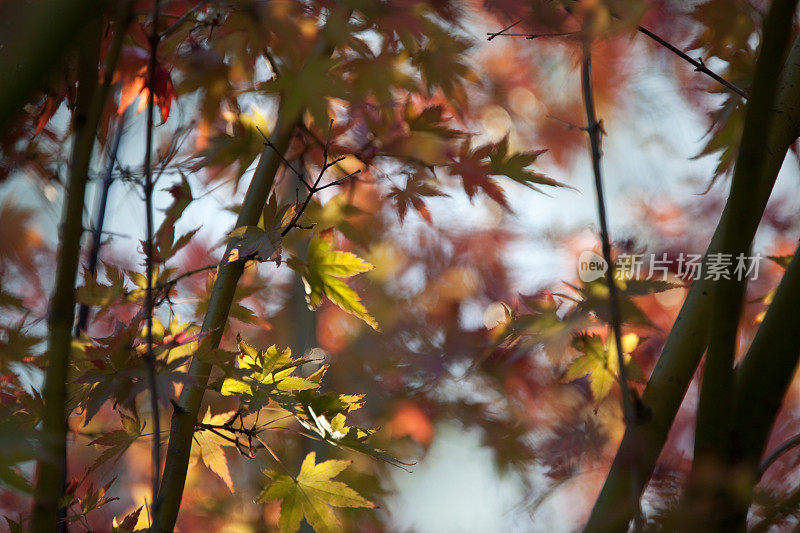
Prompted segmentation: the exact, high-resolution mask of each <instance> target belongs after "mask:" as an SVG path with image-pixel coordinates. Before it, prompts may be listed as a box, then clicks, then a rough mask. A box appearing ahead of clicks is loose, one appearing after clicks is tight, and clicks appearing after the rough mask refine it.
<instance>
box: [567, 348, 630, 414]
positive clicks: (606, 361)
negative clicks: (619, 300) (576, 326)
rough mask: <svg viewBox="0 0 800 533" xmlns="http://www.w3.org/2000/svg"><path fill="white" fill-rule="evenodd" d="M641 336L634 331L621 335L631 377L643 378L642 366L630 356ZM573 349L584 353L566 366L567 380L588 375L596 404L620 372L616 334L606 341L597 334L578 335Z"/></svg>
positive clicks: (608, 390)
mask: <svg viewBox="0 0 800 533" xmlns="http://www.w3.org/2000/svg"><path fill="white" fill-rule="evenodd" d="M639 342H640V339H639V337H638V336H637V335H636V334H634V333H629V334H628V335H623V336H622V350H623V352H624V356H625V367H626V368H627V369H628V370H629V373H630V376H629V378H630V379H633V380H634V381H642V380H643V378H642V372H641V369H640V368H639V366H638V365H637V364H636V363H635V362H634V361H633V360H632V359H631V357H630V352H632V351H633V350H634V349H636V347H637V346H638V345H639ZM572 346H573V348H575V349H576V350H578V351H580V352H581V353H582V354H583V355H581V356H580V357H578V358H577V359H575V360H574V361H573V362H572V364H571V365H570V366H569V368H568V369H567V373H566V375H565V376H564V381H567V382H568V381H574V380H576V379H579V378H582V377H584V376H589V385H590V387H591V389H592V394H593V395H594V399H595V402H596V403H598V404H599V403H600V402H601V401H603V399H604V398H605V397H606V396H608V393H609V392H610V391H611V387H612V386H613V385H614V382H615V381H616V379H617V374H618V373H619V357H618V356H617V349H616V342H615V341H614V338H613V336H610V337H609V338H608V341H607V343H606V344H604V343H603V340H602V339H601V338H600V337H599V336H598V335H586V334H583V335H579V336H577V337H576V338H575V340H574V341H573V343H572Z"/></svg>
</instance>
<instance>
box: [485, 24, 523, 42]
mask: <svg viewBox="0 0 800 533" xmlns="http://www.w3.org/2000/svg"><path fill="white" fill-rule="evenodd" d="M520 22H522V19H520V20H518V21H516V22H514V23H512V24H509V25H508V26H506V27H505V28H503V29H502V30H500V31H498V32H497V33H487V34H486V35H488V36H489V38H488V39H486V40H487V41H491V40H492V39H494V38H495V37H497V36H498V35H503V34H505V32H507V31H508V30H510V29H511V28H513V27H514V26H516V25H517V24H519V23H520Z"/></svg>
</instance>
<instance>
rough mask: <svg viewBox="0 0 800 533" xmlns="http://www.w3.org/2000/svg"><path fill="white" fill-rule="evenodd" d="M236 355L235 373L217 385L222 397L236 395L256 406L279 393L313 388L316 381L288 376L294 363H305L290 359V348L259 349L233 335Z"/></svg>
mask: <svg viewBox="0 0 800 533" xmlns="http://www.w3.org/2000/svg"><path fill="white" fill-rule="evenodd" d="M237 340H238V343H239V352H240V354H239V357H238V359H237V366H238V368H237V369H236V371H235V372H233V373H232V374H233V375H231V376H229V377H226V378H225V379H224V380H223V382H222V386H221V388H220V393H221V394H223V395H225V396H233V395H239V396H241V400H242V403H244V404H245V405H248V406H249V407H251V408H257V407H260V406H263V405H266V404H267V403H269V400H270V399H276V398H274V397H275V396H277V395H280V394H281V393H294V392H297V391H304V390H310V389H316V388H318V387H319V382H318V381H317V382H315V381H312V380H310V379H308V378H303V377H300V376H294V375H292V374H293V373H294V371H295V370H296V369H297V367H298V366H300V365H302V364H303V363H305V362H306V360H305V359H303V358H298V359H293V358H292V350H291V349H289V348H287V349H285V350H283V351H278V349H277V348H276V347H275V345H273V346H270V347H269V348H268V349H267V350H266V351H264V352H261V351H259V350H257V349H256V348H254V347H253V346H251V345H249V344H248V343H246V342H245V341H244V340H242V338H241V337H237Z"/></svg>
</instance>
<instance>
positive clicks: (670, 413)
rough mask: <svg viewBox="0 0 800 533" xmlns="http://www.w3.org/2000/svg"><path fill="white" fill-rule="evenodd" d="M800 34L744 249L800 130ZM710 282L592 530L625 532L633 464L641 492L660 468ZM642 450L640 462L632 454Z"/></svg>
mask: <svg viewBox="0 0 800 533" xmlns="http://www.w3.org/2000/svg"><path fill="white" fill-rule="evenodd" d="M798 102H800V39H795V41H794V44H793V45H792V49H791V52H790V55H789V59H788V60H787V66H786V67H785V68H784V72H783V76H782V77H781V80H780V83H779V91H778V98H777V101H776V105H775V109H774V112H775V118H774V120H773V124H772V125H771V127H770V129H769V131H768V132H764V134H763V136H762V139H763V143H762V146H763V150H765V154H766V158H765V160H764V163H763V165H762V166H761V168H760V171H759V172H758V174H757V175H754V176H752V178H751V179H752V183H753V186H752V191H751V194H750V195H749V199H750V201H751V202H752V210H751V211H750V217H749V218H747V219H743V220H741V221H740V224H741V225H740V228H741V232H740V234H739V239H740V241H741V243H742V244H745V243H746V246H743V249H748V248H749V246H750V244H751V243H752V240H753V236H754V235H755V231H756V229H757V228H758V224H759V222H760V220H761V216H762V215H763V213H764V209H765V208H766V205H767V201H768V200H769V196H770V192H771V191H772V187H773V186H774V184H775V180H776V178H777V176H778V171H779V170H780V168H781V165H782V164H783V160H784V158H785V156H786V152H787V151H788V149H789V146H790V145H791V144H792V143H793V142H794V140H795V139H796V138H797V136H798V133H800V105H798ZM730 218H731V208H730V207H729V206H728V205H727V204H726V206H725V209H724V210H723V213H722V216H721V218H720V223H719V225H718V226H717V230H716V232H715V233H714V237H713V238H712V240H711V244H709V247H708V250H707V251H706V254H708V253H713V252H715V251H717V250H718V248H719V241H720V234H721V228H722V227H723V226H725V225H726V224H728V223H729V219H730ZM709 291H710V283H709V282H707V281H705V280H698V281H695V282H694V283H693V284H692V286H691V288H690V289H689V293H688V295H687V296H686V300H685V301H684V303H683V306H682V308H681V311H680V313H679V314H678V317H677V318H676V320H675V324H674V325H673V327H672V330H671V331H670V333H669V336H668V337H667V341H666V343H665V345H664V348H663V350H662V352H661V357H660V358H659V360H658V362H657V363H656V366H655V368H654V369H653V372H652V374H651V376H650V379H649V381H648V383H647V386H646V388H645V390H644V393H643V395H642V403H643V404H644V405H645V406H646V407H647V408H649V410H650V412H651V418H650V420H649V421H641V422H640V424H639V425H638V427H637V428H635V433H636V434H637V435H634V428H628V429H627V430H626V431H625V435H624V437H623V439H622V442H621V443H620V446H619V449H618V450H617V455H616V457H615V459H614V462H613V464H612V466H611V470H610V471H609V473H608V476H607V477H606V481H605V484H604V485H603V489H602V491H601V492H600V495H599V496H598V498H597V500H596V502H595V505H594V508H593V509H592V513H591V515H590V517H589V521H588V522H587V524H586V529H585V530H586V531H624V530H625V528H626V527H627V524H628V523H629V521H630V520H631V517H632V516H633V513H634V509H633V508H632V507H631V506H630V504H629V502H630V498H629V493H628V487H629V479H630V477H629V476H630V468H632V467H636V468H638V469H639V471H640V472H644V473H647V476H645V478H644V479H639V480H638V482H639V493H641V491H642V490H644V487H645V485H646V483H647V481H648V479H649V475H650V473H652V471H653V468H654V467H655V463H656V460H657V459H658V456H659V454H660V453H661V449H662V448H663V446H664V443H665V442H666V439H667V435H668V433H669V429H670V427H671V426H672V422H673V420H674V419H675V415H676V413H677V412H678V408H679V407H680V404H681V402H682V400H683V397H684V395H685V394H686V389H687V388H688V387H689V383H690V382H691V379H692V376H693V375H694V372H695V370H696V369H697V365H698V363H699V361H700V357H701V356H702V354H703V351H704V350H705V348H706V342H707V333H708V314H709V311H710V297H709V296H710V292H709ZM634 454H636V465H633V466H632V465H630V463H629V458H630V457H632V456H633V455H634Z"/></svg>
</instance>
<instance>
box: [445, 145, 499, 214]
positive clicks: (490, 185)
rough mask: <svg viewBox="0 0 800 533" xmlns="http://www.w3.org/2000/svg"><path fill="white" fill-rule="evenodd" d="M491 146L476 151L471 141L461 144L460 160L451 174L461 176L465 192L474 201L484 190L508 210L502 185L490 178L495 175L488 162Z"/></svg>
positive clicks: (456, 161)
mask: <svg viewBox="0 0 800 533" xmlns="http://www.w3.org/2000/svg"><path fill="white" fill-rule="evenodd" d="M490 149H491V147H490V146H482V147H480V148H477V149H475V150H471V149H470V148H469V141H464V142H463V143H462V144H461V153H460V154H459V157H458V159H456V160H455V161H454V162H452V163H451V164H450V172H452V173H453V174H458V175H459V176H461V181H462V182H463V185H464V192H465V193H467V196H468V197H469V199H470V200H472V199H473V198H474V197H475V195H476V194H477V193H478V191H479V190H483V192H484V193H486V195H487V196H488V197H489V198H491V199H492V200H494V201H495V202H497V203H498V204H500V205H501V206H503V207H505V208H506V209H508V207H509V205H508V200H507V199H506V194H505V192H503V189H502V188H501V187H500V185H498V184H497V182H496V181H495V180H493V179H492V178H491V177H490V176H491V175H492V174H494V169H493V168H492V166H491V165H490V164H489V163H488V162H487V161H486V159H487V157H488V156H489V153H490Z"/></svg>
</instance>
